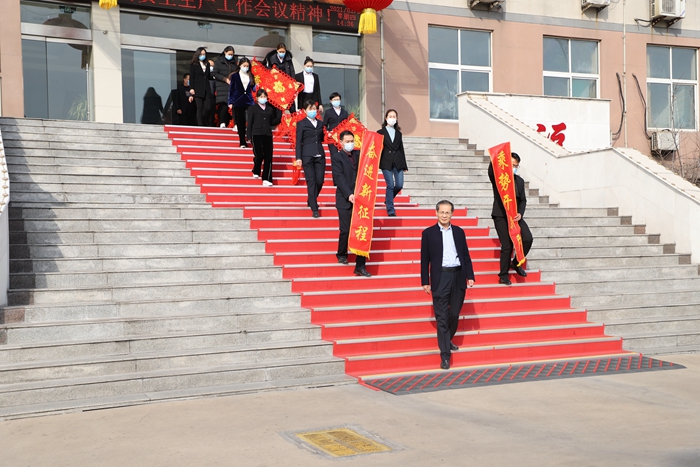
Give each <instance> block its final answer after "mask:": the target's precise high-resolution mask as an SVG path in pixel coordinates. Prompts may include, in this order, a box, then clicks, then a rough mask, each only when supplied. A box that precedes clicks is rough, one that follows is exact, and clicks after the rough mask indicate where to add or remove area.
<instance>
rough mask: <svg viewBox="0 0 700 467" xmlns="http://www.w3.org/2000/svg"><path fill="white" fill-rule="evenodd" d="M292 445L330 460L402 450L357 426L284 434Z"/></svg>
mask: <svg viewBox="0 0 700 467" xmlns="http://www.w3.org/2000/svg"><path fill="white" fill-rule="evenodd" d="M282 436H283V437H285V438H286V439H287V440H289V441H291V442H292V443H294V444H296V445H298V446H301V447H304V448H305V449H308V450H310V451H312V452H315V453H317V454H321V455H324V456H326V457H330V458H340V457H352V456H361V455H365V454H376V453H380V452H390V451H396V450H400V449H402V448H401V447H400V446H398V445H396V444H394V443H389V442H387V441H385V440H382V439H379V438H378V437H377V436H375V435H372V434H370V433H368V432H367V431H365V430H363V429H362V428H360V427H357V426H342V427H335V428H325V429H321V430H313V431H296V432H285V433H282Z"/></svg>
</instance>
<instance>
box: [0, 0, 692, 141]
mask: <svg viewBox="0 0 700 467" xmlns="http://www.w3.org/2000/svg"><path fill="white" fill-rule="evenodd" d="M4 3H5V4H7V5H4V6H5V8H4V15H3V16H4V18H3V21H2V23H0V79H1V80H2V81H1V83H2V85H1V86H0V88H1V92H2V94H1V96H0V100H1V102H2V107H1V108H0V112H2V114H3V115H7V116H27V117H43V118H68V119H76V120H80V119H83V120H93V121H100V122H136V123H138V122H140V117H141V112H142V109H143V97H144V95H145V92H146V90H147V89H148V88H150V87H153V88H154V89H155V90H156V92H157V93H158V94H159V95H161V96H162V97H163V101H164V102H165V101H166V98H167V96H168V95H169V92H170V90H171V89H173V88H174V87H175V86H176V84H177V82H178V81H179V80H180V78H181V75H182V73H183V72H185V71H186V70H187V69H188V66H189V61H190V59H191V57H192V53H193V51H194V50H195V49H196V48H197V47H199V46H206V47H207V48H208V51H209V54H210V58H214V57H215V56H216V55H218V54H219V53H220V52H221V51H222V50H223V48H224V47H226V46H227V45H232V46H233V47H234V48H235V50H236V54H237V55H239V56H242V55H245V56H248V57H253V56H257V57H259V58H262V57H263V56H264V55H265V54H266V53H267V52H269V51H270V50H272V49H273V48H274V47H275V46H276V44H277V43H279V42H285V43H286V44H287V46H288V48H289V50H290V51H291V52H292V54H293V57H294V64H295V68H296V69H297V70H298V71H300V70H301V69H302V65H303V59H304V58H305V57H306V56H311V57H312V58H313V59H314V60H315V62H316V66H315V72H316V73H318V74H319V76H320V79H321V91H322V95H323V96H324V99H326V98H327V96H328V95H329V94H330V93H331V92H333V91H338V92H340V93H341V94H343V100H344V103H345V104H346V105H347V106H348V107H349V109H350V110H351V111H354V112H355V113H358V114H359V115H360V116H361V118H362V120H363V121H364V122H365V123H366V125H367V126H368V127H369V128H371V129H375V128H378V127H379V125H380V124H381V122H382V117H383V115H382V112H383V111H384V110H386V109H389V108H394V109H396V110H397V111H398V113H399V122H400V124H401V126H402V128H403V131H404V133H405V134H407V135H412V136H444V137H457V136H458V123H457V98H456V95H457V94H458V93H461V92H465V91H473V92H488V93H504V94H520V95H534V96H542V95H551V96H568V97H572V98H582V99H583V98H585V99H600V100H609V101H610V111H609V113H610V114H609V115H608V116H606V120H609V121H610V133H611V143H612V144H613V145H615V146H630V147H634V148H636V149H638V150H640V151H642V152H645V153H647V154H649V153H650V152H651V149H652V138H653V137H656V136H655V135H657V136H658V135H661V136H663V134H664V133H665V134H667V136H668V134H672V136H673V138H679V144H680V146H681V148H682V149H683V151H684V152H686V153H690V152H692V151H694V150H695V149H697V148H700V137H699V133H698V118H699V116H698V110H697V109H698V57H697V55H698V52H697V49H698V46H699V45H700V0H610V1H608V0H596V1H595V2H588V1H587V0H584V1H582V0H556V1H552V0H507V1H505V2H494V1H493V0H481V2H479V1H475V0H468V1H467V0H435V1H428V0H411V1H402V0H395V1H394V2H393V4H392V5H391V7H389V8H388V9H386V10H384V11H383V13H382V17H383V20H382V21H381V27H380V29H381V30H382V31H381V33H378V34H374V35H367V36H359V35H358V34H357V33H356V32H355V31H356V24H357V20H358V18H357V15H356V14H354V13H352V12H350V11H349V10H347V9H345V8H344V6H343V5H342V2H341V1H340V0H331V1H330V2H324V1H302V0H294V1H292V0H119V6H118V7H115V8H113V9H111V10H103V9H101V8H99V6H98V3H97V2H96V1H91V2H90V1H82V2H81V1H71V2H68V1H66V2H54V1H53V0H8V1H7V2H4ZM587 3H595V4H597V6H596V7H592V8H586V4H587ZM472 4H473V5H472ZM652 4H654V6H655V7H656V8H657V9H658V8H660V6H659V5H661V4H663V5H662V6H663V7H664V8H667V9H670V10H669V11H670V12H671V13H672V14H675V15H676V16H673V15H671V16H669V17H667V18H666V19H665V20H661V21H659V22H656V21H655V20H654V19H653V18H652V11H653V8H652V7H653V5H652ZM601 7H602V8H601ZM667 12H668V11H667ZM20 64H21V66H20ZM596 108H599V107H596ZM625 108H626V113H625V114H624V115H623V113H624V112H623V109H625ZM591 118H596V116H595V115H592V116H591ZM546 119H547V117H546V116H543V122H545V121H546ZM558 123H559V122H547V125H548V126H549V125H555V124H558ZM668 130H671V131H670V132H669V131H668ZM545 131H547V132H548V133H549V134H554V133H556V129H555V128H549V127H548V128H545ZM673 138H672V139H673ZM667 139H668V138H667Z"/></svg>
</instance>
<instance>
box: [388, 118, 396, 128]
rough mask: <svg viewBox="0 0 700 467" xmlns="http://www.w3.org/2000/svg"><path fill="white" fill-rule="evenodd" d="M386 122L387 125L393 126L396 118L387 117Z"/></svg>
mask: <svg viewBox="0 0 700 467" xmlns="http://www.w3.org/2000/svg"><path fill="white" fill-rule="evenodd" d="M386 124H387V125H389V126H394V125H396V119H395V118H387V119H386Z"/></svg>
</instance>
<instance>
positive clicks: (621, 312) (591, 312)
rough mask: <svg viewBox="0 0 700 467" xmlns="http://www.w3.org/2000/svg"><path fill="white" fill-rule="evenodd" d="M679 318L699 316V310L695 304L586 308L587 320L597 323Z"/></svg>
mask: <svg viewBox="0 0 700 467" xmlns="http://www.w3.org/2000/svg"><path fill="white" fill-rule="evenodd" d="M681 316H689V317H697V316H700V309H699V308H698V305H697V303H692V302H688V303H676V304H664V305H661V306H658V305H639V306H625V305H624V304H623V305H620V306H617V307H615V306H610V305H605V306H602V307H600V306H599V307H595V308H590V307H589V308H588V319H589V320H591V321H594V322H597V323H606V322H608V321H624V320H628V319H637V318H666V317H668V318H675V317H681Z"/></svg>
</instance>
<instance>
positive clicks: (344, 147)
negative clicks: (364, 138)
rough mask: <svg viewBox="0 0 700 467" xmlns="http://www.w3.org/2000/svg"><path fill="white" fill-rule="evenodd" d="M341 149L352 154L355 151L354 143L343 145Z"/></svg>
mask: <svg viewBox="0 0 700 467" xmlns="http://www.w3.org/2000/svg"><path fill="white" fill-rule="evenodd" d="M343 149H345V152H352V151H353V150H354V149H355V143H354V142H352V143H343Z"/></svg>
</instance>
